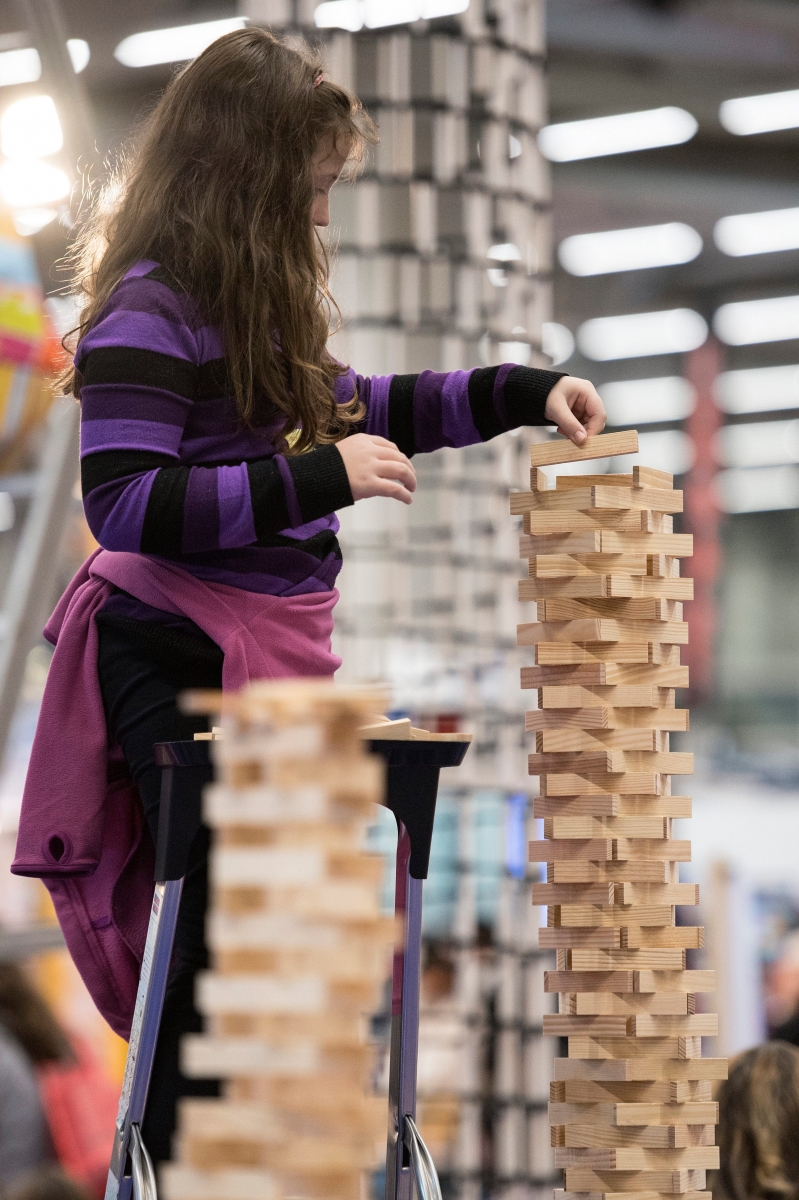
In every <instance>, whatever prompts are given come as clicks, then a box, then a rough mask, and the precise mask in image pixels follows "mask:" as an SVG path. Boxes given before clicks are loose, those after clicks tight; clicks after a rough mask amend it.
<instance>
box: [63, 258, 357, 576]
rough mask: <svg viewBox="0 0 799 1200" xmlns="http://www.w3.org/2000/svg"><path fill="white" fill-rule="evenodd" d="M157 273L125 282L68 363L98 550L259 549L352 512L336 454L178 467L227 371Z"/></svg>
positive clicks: (141, 270)
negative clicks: (73, 373)
mask: <svg viewBox="0 0 799 1200" xmlns="http://www.w3.org/2000/svg"><path fill="white" fill-rule="evenodd" d="M159 270H160V269H159V268H158V267H157V265H156V264H154V263H143V264H139V265H138V266H137V267H136V268H134V269H133V271H131V272H129V273H128V275H127V276H126V277H125V279H124V280H123V281H122V283H121V284H120V285H119V287H118V288H117V289H116V291H115V293H114V295H113V297H112V300H111V302H110V304H109V306H108V308H107V309H106V311H105V312H104V313H103V314H102V316H101V318H100V320H98V321H97V323H96V324H95V325H94V326H93V327H92V329H91V330H90V331H89V332H88V333H87V334H86V336H85V337H84V338H83V339H82V340H81V343H80V345H79V347H78V353H77V356H76V366H77V368H78V371H79V372H80V375H81V377H82V386H81V479H82V487H83V499H84V508H85V512H86V518H87V521H88V523H89V527H90V529H91V530H92V533H93V534H94V536H95V537H96V538H97V540H98V542H99V543H100V545H101V546H103V547H104V548H106V549H109V550H132V551H141V552H143V553H147V554H158V555H164V556H166V557H180V556H181V555H184V554H191V553H196V552H203V551H209V550H211V551H212V550H217V549H232V548H236V547H241V546H247V545H261V544H267V543H268V542H269V540H270V539H271V538H272V537H273V536H274V534H276V533H279V532H280V531H281V530H285V529H289V528H296V527H298V526H302V525H304V524H307V523H308V522H310V521H313V520H316V519H317V518H318V517H321V516H327V515H328V514H329V513H331V512H333V511H335V510H336V509H337V508H341V507H344V506H345V505H347V504H352V494H351V492H350V488H349V482H348V480H347V474H346V471H345V469H344V464H343V461H342V459H341V455H340V454H339V453H338V451H337V450H336V449H335V447H334V446H325V447H322V448H320V449H319V450H317V451H313V452H312V453H311V454H308V455H302V456H300V457H298V458H291V459H288V458H284V457H283V456H281V455H275V454H271V455H265V456H262V457H253V458H252V459H251V460H250V461H243V462H234V463H232V464H228V463H221V464H219V463H217V464H215V465H207V466H205V465H192V466H189V465H186V464H184V463H181V461H180V456H179V448H180V444H181V440H182V437H183V433H184V429H185V426H186V421H187V419H188V416H189V412H190V410H191V407H192V405H193V404H195V403H203V401H204V400H213V399H219V398H221V397H223V396H224V394H225V391H226V382H225V363H224V357H223V354H222V347H221V345H220V344H219V338H218V335H217V333H216V331H215V330H214V329H212V328H209V327H207V326H204V325H203V324H202V323H201V322H200V321H199V320H198V319H197V317H196V314H195V313H194V312H193V311H192V306H191V303H190V301H189V300H188V298H187V297H186V296H185V295H182V294H181V293H179V292H176V291H175V290H174V289H173V288H172V287H170V286H168V285H167V284H166V283H165V282H164V281H163V280H162V279H161V278H159ZM209 457H211V458H212V457H213V456H212V454H211V455H209Z"/></svg>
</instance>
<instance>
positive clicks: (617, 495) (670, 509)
mask: <svg viewBox="0 0 799 1200" xmlns="http://www.w3.org/2000/svg"><path fill="white" fill-rule="evenodd" d="M574 509H577V510H579V511H581V512H588V513H591V512H593V511H594V510H597V509H598V510H602V509H605V510H612V511H614V512H622V511H624V510H625V509H627V510H640V509H651V510H652V511H653V512H658V513H679V512H682V511H683V494H682V492H676V491H671V490H668V489H666V488H650V487H641V488H637V487H608V486H604V485H598V486H597V485H595V486H593V487H576V488H568V489H555V490H554V491H552V490H550V491H548V492H512V493H511V496H510V511H511V513H512V514H514V515H517V516H518V514H519V513H523V512H526V511H528V510H532V511H539V512H540V511H544V512H570V511H572V510H574Z"/></svg>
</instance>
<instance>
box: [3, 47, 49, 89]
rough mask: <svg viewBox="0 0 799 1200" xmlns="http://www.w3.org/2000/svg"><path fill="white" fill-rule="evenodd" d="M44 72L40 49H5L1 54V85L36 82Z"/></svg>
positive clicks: (10, 85)
mask: <svg viewBox="0 0 799 1200" xmlns="http://www.w3.org/2000/svg"><path fill="white" fill-rule="evenodd" d="M41 74H42V61H41V59H40V58H39V51H38V50H34V48H33V47H32V46H31V47H28V48H27V49H25V50H4V51H3V52H2V54H0V87H15V86H17V85H18V84H21V83H36V81H37V79H39V78H40V77H41Z"/></svg>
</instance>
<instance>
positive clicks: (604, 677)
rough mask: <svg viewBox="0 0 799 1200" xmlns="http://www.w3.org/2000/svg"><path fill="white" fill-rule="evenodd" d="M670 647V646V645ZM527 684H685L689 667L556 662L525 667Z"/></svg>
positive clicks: (588, 685) (611, 685) (538, 685)
mask: <svg viewBox="0 0 799 1200" xmlns="http://www.w3.org/2000/svg"><path fill="white" fill-rule="evenodd" d="M672 649H673V648H672ZM525 671H526V675H525V681H526V683H527V686H528V687H544V686H546V685H550V686H554V685H557V684H562V685H564V686H565V685H574V686H581V687H618V686H621V685H626V686H627V687H631V686H633V685H638V684H645V685H647V686H649V687H665V688H677V687H686V686H687V684H688V668H687V667H684V666H682V665H681V664H680V663H668V662H667V663H662V664H658V663H615V662H588V663H559V664H556V665H555V666H535V667H525Z"/></svg>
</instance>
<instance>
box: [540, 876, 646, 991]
mask: <svg viewBox="0 0 799 1200" xmlns="http://www.w3.org/2000/svg"><path fill="white" fill-rule="evenodd" d="M615 888H616V885H615V884H613V883H591V884H586V885H582V884H555V883H534V884H533V904H569V903H571V904H580V903H582V904H612V903H613V894H614V891H615ZM631 990H632V989H631Z"/></svg>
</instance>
